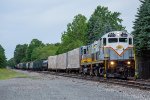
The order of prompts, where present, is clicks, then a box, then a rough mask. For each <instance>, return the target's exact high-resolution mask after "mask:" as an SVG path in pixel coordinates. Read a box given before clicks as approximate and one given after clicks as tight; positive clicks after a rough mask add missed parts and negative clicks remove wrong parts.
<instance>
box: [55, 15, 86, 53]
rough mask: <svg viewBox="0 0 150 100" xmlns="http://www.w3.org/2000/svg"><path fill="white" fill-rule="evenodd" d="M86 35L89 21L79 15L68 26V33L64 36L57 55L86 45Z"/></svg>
mask: <svg viewBox="0 0 150 100" xmlns="http://www.w3.org/2000/svg"><path fill="white" fill-rule="evenodd" d="M86 33H87V19H86V17H85V16H83V15H81V14H78V15H76V16H75V17H74V20H73V22H72V23H69V24H68V25H67V31H65V32H64V33H63V34H62V37H61V46H60V47H59V49H58V51H57V54H60V53H64V52H67V51H69V50H72V49H74V48H77V47H80V46H82V45H85V44H86V42H87V38H86Z"/></svg>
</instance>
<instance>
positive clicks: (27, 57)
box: [26, 39, 44, 61]
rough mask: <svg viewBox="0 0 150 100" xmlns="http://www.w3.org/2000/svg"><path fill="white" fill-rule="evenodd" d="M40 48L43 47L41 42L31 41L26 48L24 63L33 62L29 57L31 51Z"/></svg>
mask: <svg viewBox="0 0 150 100" xmlns="http://www.w3.org/2000/svg"><path fill="white" fill-rule="evenodd" d="M41 46H44V44H43V43H42V41H39V40H38V39H33V40H32V41H31V43H30V44H29V47H28V49H27V52H26V61H33V60H35V59H34V58H32V57H31V55H32V53H33V50H34V49H36V48H38V47H41Z"/></svg>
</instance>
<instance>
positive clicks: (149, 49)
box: [133, 0, 150, 59]
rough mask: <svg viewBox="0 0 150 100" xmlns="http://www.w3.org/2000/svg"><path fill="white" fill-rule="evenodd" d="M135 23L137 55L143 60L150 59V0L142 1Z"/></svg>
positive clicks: (134, 33) (134, 32)
mask: <svg viewBox="0 0 150 100" xmlns="http://www.w3.org/2000/svg"><path fill="white" fill-rule="evenodd" d="M141 3H142V4H141V6H140V8H139V9H138V13H137V15H136V20H135V22H134V27H133V29H134V31H133V35H134V44H135V48H136V54H137V56H138V57H141V58H146V59H147V58H149V57H150V0H141Z"/></svg>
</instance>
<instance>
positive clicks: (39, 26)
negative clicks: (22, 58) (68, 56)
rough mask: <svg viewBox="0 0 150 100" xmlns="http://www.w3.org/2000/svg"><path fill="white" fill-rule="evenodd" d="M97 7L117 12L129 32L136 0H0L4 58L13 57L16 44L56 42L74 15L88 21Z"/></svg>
mask: <svg viewBox="0 0 150 100" xmlns="http://www.w3.org/2000/svg"><path fill="white" fill-rule="evenodd" d="M98 5H101V6H105V7H108V8H109V10H111V11H116V12H120V13H121V16H120V18H122V19H123V22H122V25H123V26H125V27H126V30H127V31H128V32H131V31H132V27H133V21H134V20H135V15H136V13H137V8H139V6H140V2H139V0H53V1H52V0H0V44H1V45H2V46H3V47H4V49H5V53H6V57H7V58H8V59H10V58H11V57H13V53H14V49H15V47H16V45H17V44H24V43H30V41H31V40H32V39H33V38H37V39H39V40H41V41H43V42H44V43H56V42H60V38H61V33H62V32H63V31H65V30H66V26H67V24H68V23H69V22H72V20H73V17H74V16H75V15H77V14H79V13H80V14H83V15H85V16H86V17H87V18H88V19H89V17H90V15H91V14H92V13H93V12H94V10H95V9H96V7H97V6H98Z"/></svg>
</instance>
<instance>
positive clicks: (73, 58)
mask: <svg viewBox="0 0 150 100" xmlns="http://www.w3.org/2000/svg"><path fill="white" fill-rule="evenodd" d="M78 68H80V51H79V48H77V49H74V50H72V51H69V52H68V66H67V69H78Z"/></svg>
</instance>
